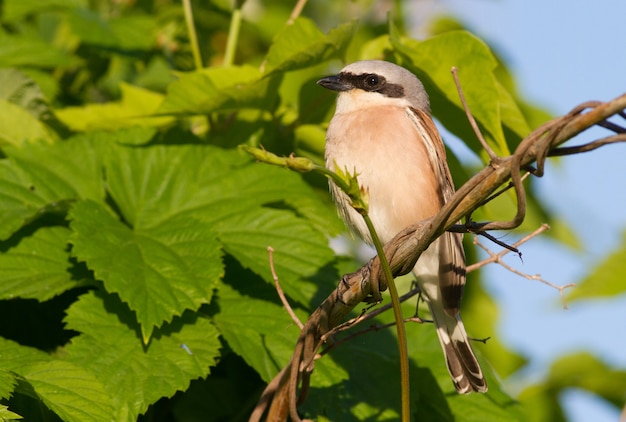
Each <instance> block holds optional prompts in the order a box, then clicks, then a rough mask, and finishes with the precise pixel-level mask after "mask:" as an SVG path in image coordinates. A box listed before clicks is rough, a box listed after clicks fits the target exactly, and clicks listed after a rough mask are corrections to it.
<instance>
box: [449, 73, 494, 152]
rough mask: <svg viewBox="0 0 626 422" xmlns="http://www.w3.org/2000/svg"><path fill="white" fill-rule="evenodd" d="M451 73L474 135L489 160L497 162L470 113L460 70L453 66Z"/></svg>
mask: <svg viewBox="0 0 626 422" xmlns="http://www.w3.org/2000/svg"><path fill="white" fill-rule="evenodd" d="M450 71H451V72H452V76H453V77H454V83H455V84H456V90H457V91H458V93H459V99H460V100H461V105H462V106H463V110H465V115H466V116H467V120H469V123H470V125H471V126H472V129H473V130H474V134H476V137H477V138H478V141H479V142H480V144H481V145H482V146H483V149H484V150H485V151H486V152H487V154H488V155H489V159H490V160H491V161H492V162H496V161H497V160H498V159H499V157H498V155H497V154H496V153H495V152H494V151H493V150H492V149H491V147H490V146H489V144H488V143H487V141H485V138H484V137H483V134H482V133H481V132H480V129H479V128H478V124H477V123H476V119H474V116H472V112H471V111H470V109H469V106H468V105H467V101H466V100H465V94H464V93H463V88H462V87H461V81H460V80H459V69H458V68H457V67H456V66H452V69H450Z"/></svg>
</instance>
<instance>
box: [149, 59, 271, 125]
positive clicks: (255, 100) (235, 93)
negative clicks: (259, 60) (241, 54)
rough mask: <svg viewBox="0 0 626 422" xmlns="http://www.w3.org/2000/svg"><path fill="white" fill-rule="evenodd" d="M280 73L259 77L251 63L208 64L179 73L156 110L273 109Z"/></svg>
mask: <svg viewBox="0 0 626 422" xmlns="http://www.w3.org/2000/svg"><path fill="white" fill-rule="evenodd" d="M279 81H280V77H262V75H261V72H260V71H259V70H258V69H257V68H255V67H252V66H231V67H221V68H217V67H214V68H208V69H203V70H200V71H196V72H191V73H184V74H180V75H179V78H178V80H176V81H174V82H172V83H171V84H170V85H169V86H168V88H167V96H166V97H165V100H164V101H163V104H161V106H160V107H159V108H158V110H157V111H158V112H159V113H169V114H209V113H212V112H215V111H219V110H229V109H237V108H259V109H263V110H273V109H274V108H275V106H276V100H277V98H276V90H277V87H278V82H279Z"/></svg>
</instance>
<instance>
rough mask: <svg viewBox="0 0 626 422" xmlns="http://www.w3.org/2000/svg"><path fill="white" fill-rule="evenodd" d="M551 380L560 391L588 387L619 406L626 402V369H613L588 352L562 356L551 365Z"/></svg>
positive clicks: (549, 380) (551, 383) (585, 388)
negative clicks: (625, 398) (625, 400)
mask: <svg viewBox="0 0 626 422" xmlns="http://www.w3.org/2000/svg"><path fill="white" fill-rule="evenodd" d="M547 383H548V385H550V386H551V388H553V389H557V390H563V389H565V388H569V387H576V388H581V389H583V390H587V391H589V392H590V393H593V394H596V395H598V396H600V397H602V398H603V399H605V400H606V401H608V402H609V403H611V404H613V406H615V407H616V408H618V409H621V408H622V406H623V405H624V395H625V394H626V371H624V370H617V369H613V368H611V367H609V366H608V365H607V364H606V363H604V362H602V361H601V360H599V359H598V358H597V357H595V356H593V355H591V354H588V353H576V354H571V355H566V356H563V357H561V358H559V359H558V360H557V361H556V362H554V363H553V364H552V367H551V368H550V374H549V376H548V380H547Z"/></svg>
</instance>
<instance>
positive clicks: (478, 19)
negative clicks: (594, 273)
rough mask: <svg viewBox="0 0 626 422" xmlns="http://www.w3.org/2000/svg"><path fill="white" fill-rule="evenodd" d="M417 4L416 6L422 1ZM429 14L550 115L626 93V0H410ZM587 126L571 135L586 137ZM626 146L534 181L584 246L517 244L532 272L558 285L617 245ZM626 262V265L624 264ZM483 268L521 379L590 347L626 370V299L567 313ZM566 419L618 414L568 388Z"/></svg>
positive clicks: (534, 288)
mask: <svg viewBox="0 0 626 422" xmlns="http://www.w3.org/2000/svg"><path fill="white" fill-rule="evenodd" d="M418 3H419V5H418ZM415 4H416V7H415V12H417V13H420V14H421V16H420V17H418V18H417V21H421V20H422V18H423V19H426V18H427V17H428V16H427V15H431V14H436V13H437V12H444V11H447V12H449V13H450V14H452V15H454V16H456V17H457V18H459V19H460V20H461V21H462V22H464V23H465V24H466V25H467V26H468V27H469V28H470V29H471V30H472V31H473V32H475V33H476V34H477V35H479V36H480V37H481V38H483V39H485V40H487V41H488V42H489V43H490V44H492V45H493V46H495V48H497V49H498V52H499V53H500V54H501V55H502V56H503V57H504V58H505V60H506V61H507V62H508V64H509V66H510V68H511V69H512V71H513V73H514V75H515V76H516V80H517V82H518V84H519V87H520V88H521V92H523V93H524V95H525V96H526V98H527V99H528V100H530V101H533V102H534V103H536V104H539V105H541V106H543V107H545V108H546V109H548V110H549V111H550V112H551V113H552V114H554V115H555V116H556V115H560V114H565V113H567V112H568V111H569V110H570V109H571V108H573V107H574V106H575V105H577V104H579V103H581V102H584V101H588V100H609V99H612V98H614V97H617V96H618V95H621V94H622V93H624V92H626V53H625V52H624V40H626V38H625V37H624V35H623V28H624V22H625V21H624V19H625V17H626V1H624V0H599V1H595V2H590V1H588V0H587V1H581V0H569V1H564V0H552V1H546V0H526V1H514V0H442V1H438V2H436V1H433V2H416V3H415ZM594 134H595V135H598V134H600V135H605V136H606V135H607V134H608V132H605V131H592V132H589V133H588V134H585V135H584V136H581V137H580V138H578V139H577V140H576V143H581V142H584V141H585V140H590V139H592V137H593V136H594ZM625 158H626V145H625V144H622V145H615V146H608V147H606V148H603V149H601V150H599V151H595V152H592V153H588V154H584V155H580V156H575V157H568V158H566V159H563V160H562V161H561V162H560V163H559V164H558V165H555V164H554V163H551V164H549V165H548V167H547V168H546V174H545V176H544V177H543V179H540V180H539V183H537V187H538V189H539V194H540V197H541V198H542V200H543V201H544V202H545V203H546V204H547V206H548V208H549V209H550V210H551V211H552V212H553V213H554V214H555V215H557V216H559V217H561V218H563V219H564V220H565V221H566V222H567V223H568V224H569V225H570V227H573V228H574V230H575V232H576V233H577V234H578V236H579V237H580V239H581V240H582V242H583V250H582V251H571V250H567V249H563V248H561V247H559V246H557V245H555V244H554V243H553V242H551V241H550V240H549V239H547V238H545V237H544V238H536V239H534V240H533V241H532V242H531V243H530V244H528V245H527V246H525V247H524V249H523V250H522V252H523V254H524V262H523V264H520V263H519V260H517V259H516V258H515V257H512V256H511V258H510V261H509V262H510V263H511V264H512V265H515V266H516V267H517V268H518V269H520V270H522V271H524V272H526V273H528V274H537V273H540V274H541V275H542V276H543V278H545V279H547V280H549V281H551V282H553V283H555V284H567V283H570V282H577V281H580V280H581V279H582V278H583V277H584V275H585V274H586V273H588V272H589V268H591V267H593V266H594V265H595V264H597V263H598V262H599V261H600V260H601V259H602V258H603V257H604V255H605V254H606V253H607V252H608V251H611V250H612V249H613V248H615V247H616V246H617V245H619V242H620V239H621V238H622V233H623V232H624V230H625V229H626V212H624V209H626V188H625V183H624V181H626V169H625V166H624V164H623V162H624V159H625ZM625 265H626V263H625ZM490 267H491V268H489V270H488V272H487V273H486V278H487V279H488V282H487V284H488V288H489V290H490V291H491V292H492V294H493V295H494V296H495V298H496V300H497V301H498V303H499V304H500V309H501V310H502V323H501V325H500V329H499V332H498V333H497V334H498V335H499V336H500V337H501V338H502V339H503V340H504V341H505V342H506V343H507V344H509V345H511V346H512V347H513V348H514V349H516V350H518V351H520V352H522V353H524V354H525V355H527V356H529V357H530V358H531V365H530V366H529V368H528V370H527V371H525V372H524V373H523V374H521V377H520V380H521V381H522V382H532V381H533V380H537V379H540V378H541V377H543V376H544V374H545V371H546V370H547V368H548V367H549V365H550V364H551V362H552V361H553V360H554V359H555V358H557V357H558V356H559V355H562V354H563V353H570V352H575V351H582V350H585V351H590V352H592V353H594V354H596V355H598V356H599V357H601V358H602V359H604V360H605V361H607V362H609V363H610V364H612V365H616V366H618V367H621V368H626V295H621V296H620V297H617V298H614V299H610V300H590V301H582V302H574V303H570V304H569V305H570V309H569V310H568V311H564V310H563V309H562V308H561V306H560V301H559V296H558V293H557V291H556V290H554V289H551V288H549V287H547V286H545V285H543V284H540V283H538V282H534V281H528V280H524V279H521V278H519V277H517V276H515V275H513V274H511V273H508V272H506V271H505V270H503V269H500V268H498V267H496V266H493V265H492V266H490ZM564 399H565V400H564V403H565V410H566V413H567V416H568V419H569V420H570V421H574V422H579V421H580V422H582V421H588V420H592V418H593V420H594V422H604V421H616V420H618V418H619V412H617V411H615V410H614V409H613V408H611V407H609V406H608V405H606V404H605V403H603V402H602V401H600V400H597V399H594V398H593V397H590V396H588V395H586V394H584V393H581V392H578V391H572V392H569V393H567V394H566V395H565V397H564Z"/></svg>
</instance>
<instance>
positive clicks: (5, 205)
mask: <svg viewBox="0 0 626 422" xmlns="http://www.w3.org/2000/svg"><path fill="white" fill-rule="evenodd" d="M97 138H98V137H97V136H93V137H91V138H89V139H81V138H76V139H74V140H71V141H68V142H61V143H57V144H54V145H46V144H33V145H25V146H23V147H22V148H5V149H4V152H5V154H6V155H7V156H8V158H7V159H4V160H0V219H1V220H2V225H1V226H0V239H7V238H8V237H9V236H11V235H12V234H13V233H15V232H16V231H17V230H18V229H19V228H21V227H22V226H24V225H25V224H27V223H29V222H31V221H33V220H34V219H36V218H38V217H40V216H41V215H44V214H46V213H48V212H61V213H63V212H66V211H67V209H68V203H69V202H71V201H73V200H75V199H76V198H79V197H81V198H93V199H99V200H102V199H103V198H104V186H103V181H102V176H101V172H102V167H101V159H102V157H101V155H100V153H101V152H100V151H99V150H98V148H97V142H96V141H97Z"/></svg>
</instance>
